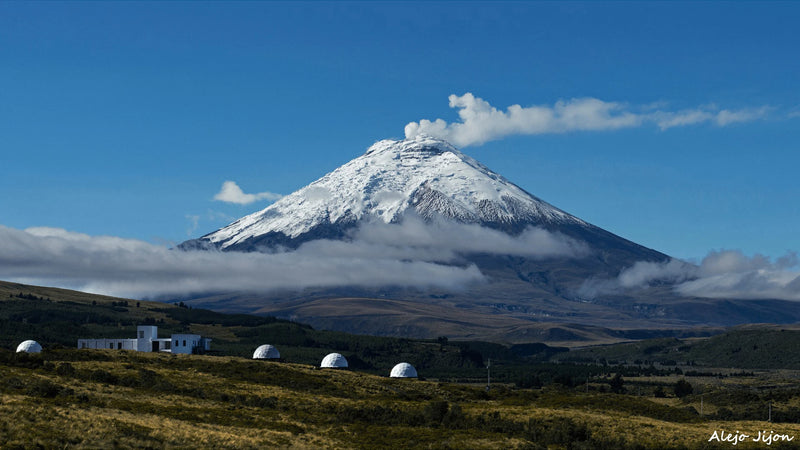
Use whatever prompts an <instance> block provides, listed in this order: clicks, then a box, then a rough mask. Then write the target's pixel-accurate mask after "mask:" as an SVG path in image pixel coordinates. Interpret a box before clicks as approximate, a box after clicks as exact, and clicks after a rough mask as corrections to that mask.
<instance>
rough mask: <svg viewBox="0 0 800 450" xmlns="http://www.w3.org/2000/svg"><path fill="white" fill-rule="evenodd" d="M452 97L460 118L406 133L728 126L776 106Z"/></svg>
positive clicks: (463, 135) (460, 141)
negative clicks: (678, 106)
mask: <svg viewBox="0 0 800 450" xmlns="http://www.w3.org/2000/svg"><path fill="white" fill-rule="evenodd" d="M449 100H450V107H451V108H455V109H458V116H459V118H460V119H461V121H460V122H453V123H448V122H446V121H445V120H443V119H436V120H434V121H430V120H427V119H422V120H420V121H419V122H411V123H409V124H408V125H406V127H405V134H406V137H407V138H410V137H414V136H416V135H419V134H427V135H430V136H433V137H438V138H441V139H445V140H447V141H449V142H452V143H453V144H455V145H458V146H461V147H466V146H470V145H480V144H483V143H485V142H488V141H492V140H496V139H500V138H503V137H505V136H511V135H525V134H548V133H566V132H570V131H602V130H616V129H621V128H633V127H639V126H642V125H644V124H647V123H651V124H655V125H657V126H658V127H659V128H660V129H661V130H666V129H669V128H673V127H678V126H688V125H696V124H701V123H712V124H714V125H717V126H727V125H730V124H734V123H740V122H750V121H754V120H758V119H763V118H765V117H766V116H767V114H768V113H769V111H770V110H771V109H772V108H770V107H768V106H761V107H758V108H745V109H739V110H729V109H719V108H718V107H716V106H715V105H709V106H703V107H698V108H693V109H684V110H679V111H669V110H664V109H659V107H660V106H662V105H660V104H657V105H655V107H654V105H642V106H639V107H636V106H631V105H629V104H626V103H618V102H606V101H603V100H599V99H596V98H575V99H571V100H560V101H558V102H556V103H555V104H554V105H552V106H551V105H535V106H528V107H522V106H520V105H511V106H509V107H508V108H507V109H506V110H505V111H502V110H498V109H497V108H495V107H494V106H492V105H491V104H489V102H487V101H485V100H483V99H482V98H479V97H475V96H474V95H472V94H471V93H469V92H467V93H466V94H464V95H462V96H457V95H450V97H449Z"/></svg>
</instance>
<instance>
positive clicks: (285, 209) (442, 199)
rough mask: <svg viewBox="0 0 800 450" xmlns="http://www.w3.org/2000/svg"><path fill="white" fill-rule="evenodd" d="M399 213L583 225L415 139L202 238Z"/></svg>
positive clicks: (466, 160) (288, 232) (431, 141)
mask: <svg viewBox="0 0 800 450" xmlns="http://www.w3.org/2000/svg"><path fill="white" fill-rule="evenodd" d="M407 211H413V212H415V213H416V214H417V215H419V216H421V217H423V218H425V219H432V218H434V217H445V218H449V219H453V220H456V221H459V222H464V223H480V224H487V225H490V226H502V225H504V224H505V225H511V224H531V225H543V224H547V223H572V224H581V225H585V223H584V222H583V221H581V220H580V219H578V218H576V217H574V216H571V215H569V214H567V213H565V212H563V211H561V210H559V209H557V208H555V207H553V206H551V205H549V204H548V203H546V202H544V201H542V200H540V199H538V198H536V197H534V196H532V195H530V194H528V193H527V192H525V191H524V190H522V189H520V188H519V187H517V186H516V185H514V184H513V183H511V182H509V181H508V180H506V179H505V178H503V177H502V176H500V175H498V174H496V173H494V172H492V171H491V170H489V169H488V168H486V167H485V166H484V165H482V164H481V163H479V162H478V161H476V160H474V159H472V158H470V157H469V156H467V155H464V154H463V153H461V152H460V151H459V150H458V149H456V148H455V147H454V146H452V145H451V144H449V143H448V142H446V141H443V140H440V139H435V138H432V137H430V136H426V135H418V136H415V137H413V138H409V139H403V140H399V141H395V140H388V139H387V140H382V141H379V142H376V143H375V144H373V145H372V146H371V147H370V148H369V149H368V150H367V151H366V152H365V153H364V154H363V155H361V156H359V157H357V158H355V159H353V160H351V161H350V162H348V163H346V164H344V165H343V166H341V167H339V168H337V169H336V170H334V171H333V172H330V173H328V174H327V175H325V176H323V177H322V178H320V179H319V180H317V181H314V182H313V183H311V184H309V185H307V186H305V187H303V188H301V189H299V190H298V191H296V192H294V193H292V194H290V195H287V196H285V197H283V198H281V199H280V200H278V201H277V202H275V203H273V204H272V205H270V206H268V207H267V208H265V209H263V210H262V211H259V212H256V213H254V214H251V215H249V216H246V217H243V218H241V219H239V220H237V221H236V222H234V223H232V224H230V225H228V226H227V227H225V228H222V229H220V230H218V231H216V232H214V233H211V234H208V235H206V236H204V237H203V238H202V239H204V240H208V241H211V242H212V243H215V244H217V245H219V246H220V247H222V248H226V247H229V246H231V245H234V244H238V243H241V242H244V241H247V240H248V239H252V238H257V237H259V236H262V235H265V234H268V233H282V234H284V235H285V236H286V237H288V238H291V239H294V238H297V237H299V236H301V235H302V234H304V233H306V232H309V231H311V230H312V229H313V228H315V227H317V226H320V225H323V226H328V225H341V226H343V227H345V226H350V225H354V224H355V223H357V222H359V221H361V220H381V221H383V222H385V223H390V222H396V221H398V220H400V219H401V218H402V216H403V214H404V213H406V212H407Z"/></svg>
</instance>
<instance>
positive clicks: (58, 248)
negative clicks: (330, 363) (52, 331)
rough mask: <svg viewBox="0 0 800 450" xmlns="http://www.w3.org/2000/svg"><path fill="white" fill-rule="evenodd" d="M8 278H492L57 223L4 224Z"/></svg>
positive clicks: (99, 289)
mask: <svg viewBox="0 0 800 450" xmlns="http://www.w3.org/2000/svg"><path fill="white" fill-rule="evenodd" d="M0 274H2V277H3V278H4V279H8V280H14V281H19V282H26V283H34V284H47V285H56V286H62V287H70V288H75V289H81V290H86V291H89V292H95V293H101V294H108V295H118V296H126V297H139V298H141V297H160V296H165V295H166V296H170V295H171V296H175V295H188V294H191V293H203V292H214V291H216V292H220V291H221V292H226V291H227V292H231V291H253V292H269V291H274V290H279V289H302V288H305V287H340V286H363V287H378V286H407V287H421V288H424V287H431V286H433V287H440V288H447V289H461V288H463V287H465V286H468V285H470V284H473V283H480V282H482V281H483V280H484V277H483V275H482V274H481V273H480V271H479V270H478V269H477V268H476V267H475V266H448V265H443V264H436V263H432V262H425V261H402V260H398V259H395V258H391V257H385V256H382V255H353V254H350V255H347V254H345V255H337V254H335V253H331V254H320V253H319V252H315V251H314V249H313V248H312V249H308V250H302V249H301V250H298V251H295V252H283V253H274V254H264V253H236V252H217V251H178V250H169V249H167V248H164V247H159V246H155V245H152V244H148V243H146V242H142V241H137V240H131V239H122V238H117V237H108V236H88V235H85V234H80V233H73V232H68V231H65V230H62V229H57V228H33V229H27V230H24V231H23V230H16V229H13V228H8V227H3V226H0Z"/></svg>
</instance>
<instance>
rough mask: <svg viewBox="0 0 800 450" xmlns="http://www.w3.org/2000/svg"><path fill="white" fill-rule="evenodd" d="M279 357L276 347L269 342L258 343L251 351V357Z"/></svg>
mask: <svg viewBox="0 0 800 450" xmlns="http://www.w3.org/2000/svg"><path fill="white" fill-rule="evenodd" d="M280 357H281V354H280V352H279V351H278V349H277V348H275V347H273V346H271V345H269V344H264V345H260V346H258V348H257V349H256V351H255V352H253V359H280Z"/></svg>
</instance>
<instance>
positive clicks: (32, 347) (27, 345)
mask: <svg viewBox="0 0 800 450" xmlns="http://www.w3.org/2000/svg"><path fill="white" fill-rule="evenodd" d="M41 351H42V346H41V345H39V343H38V342H36V341H33V340H30V339H29V340H27V341H24V342H22V343H21V344H19V345H18V346H17V353H40V352H41Z"/></svg>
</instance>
